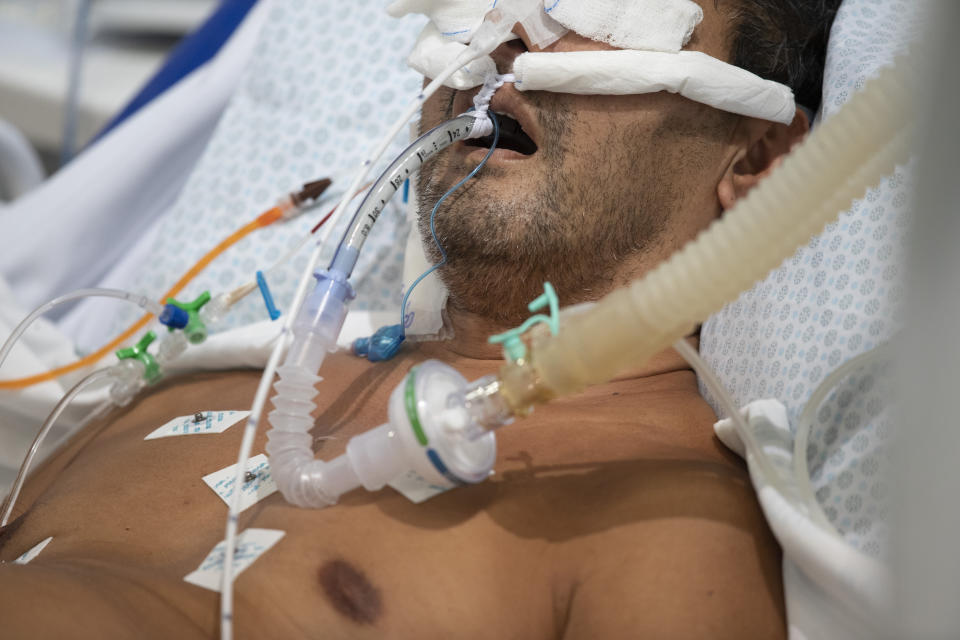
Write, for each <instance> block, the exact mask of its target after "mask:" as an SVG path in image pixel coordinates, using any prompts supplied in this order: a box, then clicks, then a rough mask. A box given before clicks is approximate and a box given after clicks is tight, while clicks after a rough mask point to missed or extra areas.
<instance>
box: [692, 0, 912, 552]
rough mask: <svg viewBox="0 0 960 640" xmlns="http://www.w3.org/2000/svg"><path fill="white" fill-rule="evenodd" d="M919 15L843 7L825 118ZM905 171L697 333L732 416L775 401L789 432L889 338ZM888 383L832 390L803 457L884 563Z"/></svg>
mask: <svg viewBox="0 0 960 640" xmlns="http://www.w3.org/2000/svg"><path fill="white" fill-rule="evenodd" d="M923 4H924V3H915V2H912V1H910V0H845V2H844V3H843V4H842V6H841V8H840V11H839V13H838V15H837V18H836V22H835V23H834V27H833V30H832V32H831V35H830V46H829V50H828V57H827V66H826V73H825V79H824V100H823V106H822V108H821V117H822V118H827V117H830V115H831V114H833V113H834V112H835V111H836V110H837V109H838V108H839V107H840V106H842V105H843V103H844V102H846V100H847V99H848V98H849V97H850V96H851V95H852V94H853V93H854V92H856V91H858V90H859V89H860V88H862V87H863V84H864V82H865V81H866V80H867V79H868V78H869V77H870V76H872V75H874V74H875V73H876V72H877V70H879V69H880V68H882V67H884V66H887V65H890V64H891V63H892V62H893V60H894V57H895V56H896V55H897V54H898V53H900V52H902V51H904V50H905V49H906V47H907V45H908V43H909V42H910V40H911V39H912V37H913V35H914V34H915V33H916V32H917V30H918V29H919V26H920V23H921V22H922V16H921V15H920V8H921V5H923ZM910 169H911V165H908V166H906V167H900V168H898V170H897V171H896V173H895V174H894V175H892V176H890V177H889V178H887V179H885V180H884V181H883V182H882V183H881V184H880V185H879V186H878V187H877V188H875V189H872V190H870V191H869V192H868V193H867V195H866V197H865V198H863V199H862V200H860V201H858V202H857V203H856V204H855V205H854V206H853V208H851V209H850V210H849V211H848V212H846V213H844V214H843V215H842V216H841V217H840V219H839V220H838V221H837V222H835V223H833V224H831V225H829V226H828V227H827V229H826V230H825V231H824V232H823V233H822V234H820V235H819V236H817V237H816V238H814V239H813V240H812V241H811V242H810V244H809V245H807V246H806V247H804V248H802V249H801V250H800V251H798V252H797V254H796V255H794V256H793V257H792V258H790V259H788V260H787V261H785V262H784V264H783V265H782V266H781V267H779V268H778V269H776V270H775V271H773V272H772V273H771V274H770V275H769V276H768V277H767V278H765V279H764V280H763V281H761V282H760V283H759V284H757V285H756V286H755V287H753V288H752V289H751V290H750V291H747V292H746V293H744V294H743V295H741V296H740V298H739V299H738V300H736V301H735V302H733V303H732V304H730V305H728V306H727V307H726V308H724V309H723V310H721V311H720V312H719V313H717V314H716V315H714V316H713V317H712V318H710V319H709V320H708V321H707V322H706V323H705V324H704V326H703V331H702V336H701V353H702V354H703V356H704V358H705V359H706V360H707V362H708V363H709V364H710V365H711V366H712V367H713V368H714V369H715V370H716V371H717V373H718V375H719V376H720V378H721V380H722V381H723V383H724V384H725V385H726V387H727V388H728V389H729V390H730V392H731V393H732V394H733V396H734V399H735V400H736V401H737V403H738V404H740V405H745V404H747V403H748V402H750V401H751V400H756V399H760V398H769V397H773V398H777V399H779V400H780V401H781V402H783V403H784V405H786V407H787V411H788V414H789V417H790V422H791V425H796V422H797V419H798V417H799V415H800V413H801V411H802V410H803V409H804V406H805V404H806V403H807V400H808V398H810V396H811V394H812V393H813V392H814V390H816V389H817V387H818V386H819V385H820V383H821V382H822V381H823V380H824V378H826V377H827V375H829V374H830V372H831V371H834V370H835V369H836V368H837V367H839V366H840V365H842V364H843V363H845V362H847V361H848V360H850V359H851V358H853V357H855V356H857V355H859V354H861V353H864V352H866V351H869V350H870V349H872V348H873V347H875V346H876V345H878V344H880V343H882V342H884V341H886V340H889V339H890V338H891V337H892V336H893V335H894V333H895V332H896V331H897V329H898V326H899V323H898V319H897V315H898V303H899V302H900V299H901V298H902V295H903V286H902V283H901V282H900V276H901V266H902V264H903V259H902V256H903V249H904V244H905V241H906V237H905V236H906V233H905V232H906V228H907V222H908V215H909V204H910V184H911V180H910V176H911V171H910ZM878 366H879V365H878ZM884 371H885V370H884V369H883V368H882V367H881V368H879V369H877V368H876V367H873V368H871V367H865V368H862V369H860V370H858V371H855V372H853V373H852V374H851V375H850V376H848V377H847V378H846V379H844V380H842V381H840V383H839V384H838V385H837V387H836V388H835V389H834V391H833V393H832V394H830V396H829V397H828V398H827V399H826V400H825V402H824V403H823V405H822V406H821V407H819V408H818V409H817V410H816V413H815V414H814V415H815V419H814V420H813V423H812V426H811V433H810V440H809V446H808V450H807V456H808V465H809V469H810V473H811V481H812V484H813V488H814V490H815V491H816V492H817V496H818V498H819V499H820V501H821V504H822V506H823V508H824V511H825V512H826V514H827V516H828V517H829V518H830V520H831V522H832V523H833V524H834V526H836V527H837V528H838V529H839V530H840V532H841V533H842V534H843V535H844V537H845V538H846V539H847V540H848V541H849V542H850V543H851V544H853V545H854V546H856V547H857V548H859V549H861V550H863V551H865V552H868V553H871V554H873V555H879V554H881V552H882V549H883V541H884V535H885V527H884V526H883V524H882V520H883V515H884V510H883V506H882V498H883V495H884V489H883V487H882V485H881V484H880V482H879V480H878V476H879V474H878V469H879V466H880V464H881V463H882V462H883V452H884V448H885V447H884V442H885V439H886V436H887V435H888V434H889V431H890V421H889V416H888V407H887V406H886V402H885V400H886V398H888V397H889V396H888V395H887V394H886V393H885V392H884V389H885V388H886V387H885V384H886V381H885V374H884ZM702 390H703V391H704V395H705V396H707V399H708V400H710V401H711V402H712V398H710V397H709V394H708V393H706V390H705V389H702ZM713 404H714V407H715V408H718V407H717V406H716V403H713Z"/></svg>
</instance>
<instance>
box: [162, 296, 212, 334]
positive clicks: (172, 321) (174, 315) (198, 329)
mask: <svg viewBox="0 0 960 640" xmlns="http://www.w3.org/2000/svg"><path fill="white" fill-rule="evenodd" d="M208 302H210V292H209V291H204V292H203V293H201V294H200V295H199V296H197V298H196V299H195V300H193V301H192V302H178V301H176V300H174V299H173V298H167V304H166V306H164V308H163V312H162V313H161V314H160V317H159V318H158V320H160V324H163V325H166V326H167V327H168V328H169V329H170V331H173V330H175V329H182V330H183V333H184V335H185V336H186V337H187V340H189V341H190V343H191V344H200V343H201V342H203V341H204V340H206V339H207V325H206V324H205V323H204V322H203V320H202V319H201V318H200V309H202V308H203V305H205V304H207V303H208Z"/></svg>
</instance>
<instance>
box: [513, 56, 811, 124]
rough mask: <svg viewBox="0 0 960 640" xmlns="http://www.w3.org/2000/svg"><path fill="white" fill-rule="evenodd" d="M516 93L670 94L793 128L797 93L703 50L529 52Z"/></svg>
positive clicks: (517, 63) (521, 59) (519, 62)
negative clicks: (674, 51)
mask: <svg viewBox="0 0 960 640" xmlns="http://www.w3.org/2000/svg"><path fill="white" fill-rule="evenodd" d="M513 73H514V75H515V76H516V88H517V89H519V90H521V91H554V92H558V93H575V94H581V95H631V94H640V93H655V92H658V91H669V92H671V93H677V94H680V95H682V96H684V97H685V98H688V99H690V100H693V101H695V102H699V103H701V104H705V105H708V106H711V107H714V108H716V109H720V110H721V111H727V112H729V113H735V114H739V115H744V116H749V117H753V118H761V119H763V120H770V121H772V122H780V123H783V124H790V123H791V122H792V121H793V117H794V115H795V114H796V102H795V101H794V97H793V92H792V91H791V90H790V88H789V87H786V86H784V85H782V84H779V83H777V82H772V81H770V80H764V79H763V78H760V77H759V76H756V75H754V74H752V73H750V72H749V71H746V70H744V69H741V68H739V67H735V66H733V65H731V64H727V63H726V62H723V61H721V60H717V59H716V58H712V57H710V56H708V55H706V54H704V53H701V52H699V51H680V52H677V53H664V52H659V51H571V52H562V53H525V54H523V55H521V56H518V57H517V59H516V60H514V63H513Z"/></svg>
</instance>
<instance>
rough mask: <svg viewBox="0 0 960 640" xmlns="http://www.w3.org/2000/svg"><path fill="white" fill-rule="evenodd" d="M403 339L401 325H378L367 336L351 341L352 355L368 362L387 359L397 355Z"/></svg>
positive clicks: (403, 334)
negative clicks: (375, 330) (374, 331)
mask: <svg viewBox="0 0 960 640" xmlns="http://www.w3.org/2000/svg"><path fill="white" fill-rule="evenodd" d="M405 339H406V334H405V332H404V330H403V325H399V324H393V325H390V326H388V327H380V328H379V329H377V332H376V333H374V334H373V335H372V336H370V337H369V338H357V339H356V340H354V341H353V348H352V350H353V355H355V356H359V357H361V358H366V359H367V360H369V361H370V362H381V361H383V360H389V359H390V358H392V357H393V356H395V355H397V351H399V350H400V345H402V344H403V341H404V340H405Z"/></svg>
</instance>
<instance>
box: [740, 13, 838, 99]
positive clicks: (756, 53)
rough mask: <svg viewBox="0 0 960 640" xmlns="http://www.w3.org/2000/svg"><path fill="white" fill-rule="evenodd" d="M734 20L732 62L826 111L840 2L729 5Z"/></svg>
mask: <svg viewBox="0 0 960 640" xmlns="http://www.w3.org/2000/svg"><path fill="white" fill-rule="evenodd" d="M722 4H724V5H727V7H725V8H726V10H727V12H728V14H729V15H730V18H731V20H732V21H733V25H734V27H733V38H732V41H731V45H732V47H731V51H732V59H733V60H732V61H733V64H735V65H736V66H738V67H742V68H744V69H746V70H747V71H750V72H752V73H755V74H757V75H758V76H760V77H761V78H766V79H768V80H774V81H776V82H780V83H782V84H785V85H787V86H788V87H790V88H791V89H793V93H794V94H795V95H796V98H797V103H798V104H801V105H803V106H805V107H807V108H809V109H812V110H813V111H816V110H817V109H818V108H819V106H820V98H821V93H822V90H823V68H824V64H825V63H826V57H827V42H828V40H829V37H830V27H831V25H832V24H833V19H834V17H835V16H836V15H837V8H838V7H839V6H840V0H723V2H722Z"/></svg>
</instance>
